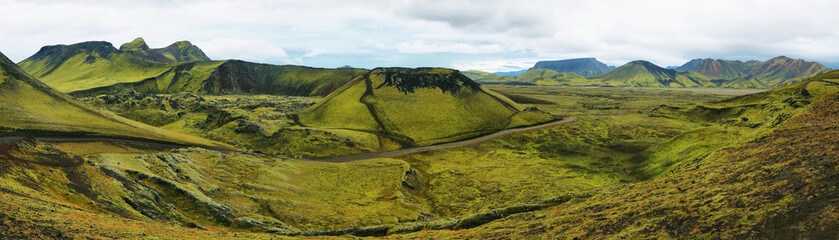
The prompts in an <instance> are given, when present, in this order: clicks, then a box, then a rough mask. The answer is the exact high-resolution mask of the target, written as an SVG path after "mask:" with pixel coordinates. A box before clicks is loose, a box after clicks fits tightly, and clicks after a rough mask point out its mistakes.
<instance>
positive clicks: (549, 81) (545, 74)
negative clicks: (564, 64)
mask: <svg viewBox="0 0 839 240" xmlns="http://www.w3.org/2000/svg"><path fill="white" fill-rule="evenodd" d="M463 75H466V76H467V77H469V78H470V79H472V80H474V81H477V82H480V83H482V84H514V85H526V84H535V85H545V86H591V85H598V84H600V83H599V82H596V81H590V80H588V79H586V78H585V77H583V76H580V75H579V74H576V73H573V72H563V73H559V72H556V71H554V70H548V69H535V68H533V69H530V70H527V71H526V72H523V73H521V74H518V75H516V76H512V77H511V76H500V75H496V74H492V73H488V72H481V71H475V70H472V71H465V72H463Z"/></svg>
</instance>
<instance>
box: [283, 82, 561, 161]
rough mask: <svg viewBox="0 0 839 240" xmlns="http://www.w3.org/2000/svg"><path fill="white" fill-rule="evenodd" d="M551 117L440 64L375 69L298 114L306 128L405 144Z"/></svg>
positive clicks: (427, 142) (476, 133)
mask: <svg viewBox="0 0 839 240" xmlns="http://www.w3.org/2000/svg"><path fill="white" fill-rule="evenodd" d="M437 113H445V114H437ZM417 116H422V117H417ZM550 119H552V117H551V116H550V115H548V114H545V113H542V112H540V111H522V109H521V107H520V106H518V105H517V104H515V103H514V102H513V101H511V100H510V99H508V98H506V97H504V96H502V95H500V94H498V93H495V92H492V91H489V90H485V89H484V88H482V87H481V85H480V84H478V83H476V82H474V81H472V80H470V79H469V78H467V77H466V76H464V75H463V74H460V72H458V71H457V70H451V69H442V68H417V69H408V68H377V69H373V70H372V71H370V72H368V73H367V74H365V75H364V76H362V77H359V78H357V79H355V80H353V81H352V82H350V83H348V84H347V85H345V86H343V87H341V89H339V90H336V91H335V92H333V93H332V94H330V95H329V96H327V97H326V98H324V99H323V100H321V101H320V102H318V103H317V104H316V105H314V106H312V107H311V108H309V109H307V110H306V111H304V112H303V113H301V114H300V122H301V123H303V124H305V125H307V126H315V127H322V128H337V129H350V130H357V131H365V132H374V133H377V135H381V136H385V137H387V138H389V139H392V140H393V141H395V142H398V143H400V144H401V145H403V146H406V145H420V146H424V145H432V144H437V143H443V142H451V141H457V140H462V139H468V138H472V137H476V136H480V135H485V134H489V133H492V132H495V131H499V130H502V129H505V128H511V127H518V126H523V125H533V124H537V123H540V122H544V121H549V120H550Z"/></svg>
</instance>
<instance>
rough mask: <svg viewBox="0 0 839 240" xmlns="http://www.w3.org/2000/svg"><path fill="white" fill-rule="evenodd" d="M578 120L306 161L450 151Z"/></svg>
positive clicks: (569, 119)
mask: <svg viewBox="0 0 839 240" xmlns="http://www.w3.org/2000/svg"><path fill="white" fill-rule="evenodd" d="M576 120H577V117H566V118H565V119H562V120H559V121H554V122H549V123H545V124H542V125H536V126H530V127H524V128H512V129H506V130H501V131H499V132H496V133H493V134H489V135H484V136H480V137H476V138H472V139H466V140H463V141H458V142H451V143H444V144H439V145H431V146H425V147H415V148H407V149H399V150H396V151H390V152H372V153H362V154H356V155H349V156H337V157H325V158H315V159H306V160H311V161H319V162H352V161H358V160H364V159H372V158H392V157H399V156H404V155H408V154H413V153H421V152H428V151H435V150H443V149H449V148H456V147H463V146H469V145H474V144H478V143H482V142H486V141H489V140H492V139H496V138H500V137H504V136H508V135H511V134H515V133H523V132H531V131H536V130H539V129H543V128H549V127H553V126H557V125H560V124H565V123H569V122H573V121H576Z"/></svg>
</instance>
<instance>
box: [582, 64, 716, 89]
mask: <svg viewBox="0 0 839 240" xmlns="http://www.w3.org/2000/svg"><path fill="white" fill-rule="evenodd" d="M590 79H592V80H596V81H601V82H603V83H604V84H606V85H609V86H617V87H715V86H716V85H715V84H714V83H712V82H711V81H710V80H709V79H708V78H707V77H705V76H703V75H701V74H699V73H696V72H684V71H678V70H673V69H664V68H662V67H659V66H657V65H655V64H652V63H650V62H647V61H641V60H638V61H633V62H629V63H627V64H625V65H623V66H621V67H619V68H617V69H615V70H612V71H609V72H607V73H604V74H600V75H597V76H592V77H590Z"/></svg>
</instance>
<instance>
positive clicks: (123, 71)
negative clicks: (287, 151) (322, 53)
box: [19, 38, 366, 96]
mask: <svg viewBox="0 0 839 240" xmlns="http://www.w3.org/2000/svg"><path fill="white" fill-rule="evenodd" d="M19 66H20V67H21V68H23V69H24V70H26V71H27V72H28V73H29V74H31V75H33V76H34V77H36V78H39V79H41V80H42V81H44V83H46V84H48V85H50V86H52V87H54V88H56V89H58V90H59V91H62V92H68V93H71V94H73V95H91V94H101V93H124V92H128V91H132V90H134V91H141V92H147V93H175V92H184V91H186V92H192V93H201V94H205V93H209V94H223V93H265V94H277V95H302V96H325V95H327V94H329V93H330V92H331V91H332V90H334V89H336V88H338V87H340V86H342V85H343V84H345V83H347V82H349V81H350V80H352V79H353V78H355V77H357V76H360V75H362V74H363V73H364V72H366V70H363V69H321V68H310V67H302V66H292V65H283V66H277V65H269V64H258V63H250V62H244V61H238V60H229V61H209V58H207V57H206V55H204V53H203V52H202V51H201V50H200V49H198V47H196V46H194V45H192V44H190V43H189V42H186V41H182V42H177V43H174V44H172V45H170V46H168V47H166V48H161V49H151V48H149V47H148V45H146V43H145V41H143V39H142V38H137V39H135V40H134V41H132V42H129V43H126V44H123V45H122V46H121V47H120V49H116V48H114V47H113V45H112V44H110V43H107V42H84V43H78V44H73V45H56V46H46V47H43V48H41V50H40V51H38V53H36V54H35V55H33V56H31V57H29V58H27V59H25V60H23V61H21V62H20V63H19Z"/></svg>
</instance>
